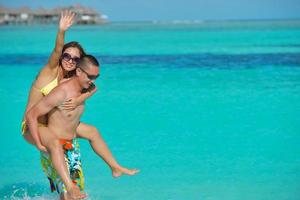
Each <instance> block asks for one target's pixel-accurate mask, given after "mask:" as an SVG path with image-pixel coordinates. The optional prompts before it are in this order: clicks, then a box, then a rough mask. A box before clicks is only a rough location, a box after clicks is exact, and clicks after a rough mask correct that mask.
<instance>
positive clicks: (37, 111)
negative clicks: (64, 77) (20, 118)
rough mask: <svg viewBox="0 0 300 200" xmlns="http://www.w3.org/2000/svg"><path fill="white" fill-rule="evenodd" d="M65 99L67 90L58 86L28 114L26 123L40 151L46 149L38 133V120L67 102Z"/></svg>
mask: <svg viewBox="0 0 300 200" xmlns="http://www.w3.org/2000/svg"><path fill="white" fill-rule="evenodd" d="M65 97H66V93H65V90H64V89H63V88H62V87H59V86H58V87H56V88H54V89H53V90H52V91H51V92H50V93H49V94H48V95H47V96H45V97H44V98H43V99H41V101H39V102H38V103H37V104H36V105H34V106H33V107H32V108H31V109H30V110H29V111H28V112H27V113H26V123H27V124H28V127H29V131H30V134H31V135H32V137H33V139H34V141H35V143H36V146H37V148H38V149H39V150H42V151H45V150H46V149H45V147H44V146H43V145H42V143H41V138H40V135H39V132H38V118H39V117H40V116H43V115H45V114H47V113H48V112H50V111H51V110H52V109H53V108H55V107H56V106H58V105H60V104H61V103H62V102H63V101H65Z"/></svg>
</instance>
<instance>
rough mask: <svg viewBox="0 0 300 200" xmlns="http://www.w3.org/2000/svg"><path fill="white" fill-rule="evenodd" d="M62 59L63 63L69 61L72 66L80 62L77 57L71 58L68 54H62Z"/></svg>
mask: <svg viewBox="0 0 300 200" xmlns="http://www.w3.org/2000/svg"><path fill="white" fill-rule="evenodd" d="M62 59H63V60H65V61H67V62H69V61H70V60H71V61H72V63H73V64H77V63H78V62H79V60H80V58H79V57H77V56H74V57H72V56H71V55H70V54H68V53H63V55H62Z"/></svg>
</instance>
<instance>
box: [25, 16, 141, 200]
mask: <svg viewBox="0 0 300 200" xmlns="http://www.w3.org/2000/svg"><path fill="white" fill-rule="evenodd" d="M74 16H75V14H74V13H72V12H69V11H66V12H64V13H62V15H61V18H60V22H59V31H58V34H57V38H56V44H55V48H54V50H53V52H52V54H51V56H50V58H49V61H48V63H47V64H46V65H45V66H44V67H43V68H42V69H41V71H40V72H39V74H38V76H37V77H36V80H35V81H34V83H33V84H32V87H31V89H30V93H29V98H28V103H27V106H26V111H25V113H26V112H27V111H29V110H30V108H31V107H32V106H33V105H35V104H36V103H37V102H38V101H39V100H40V99H42V98H43V96H44V95H47V94H48V93H49V92H50V91H51V90H52V89H53V88H54V87H55V86H57V84H58V83H60V82H62V81H64V80H66V79H68V78H69V77H70V76H72V73H73V72H74V69H75V67H76V63H77V62H78V60H79V58H80V57H81V56H82V55H84V54H85V53H84V50H83V49H82V47H81V46H80V45H79V44H78V43H77V42H70V43H68V44H66V45H64V33H65V31H66V30H67V29H68V28H69V27H70V26H71V25H72V23H73V19H74ZM95 92H96V88H93V89H91V90H90V91H88V92H86V93H83V94H82V95H81V96H80V97H78V98H77V99H71V100H69V101H68V102H65V103H64V104H63V105H62V108H61V109H74V107H76V105H79V104H81V103H82V102H83V101H84V100H85V99H87V98H88V97H90V96H91V95H92V94H93V93H95ZM39 123H40V125H41V127H40V128H39V132H40V134H43V133H45V132H49V130H48V129H47V127H45V126H46V124H47V116H44V117H42V118H40V119H39ZM76 131H77V136H78V137H80V138H85V139H88V140H89V142H90V144H91V146H92V148H93V150H94V151H95V153H97V154H98V155H99V156H100V157H102V159H103V160H104V161H105V162H106V163H107V164H108V165H109V167H110V168H111V170H112V175H113V176H114V177H119V176H121V175H122V174H127V175H134V174H135V173H137V170H129V169H127V168H124V167H122V166H121V165H119V164H118V163H117V161H116V160H115V159H114V157H113V156H112V154H111V152H110V150H109V149H108V147H107V145H106V144H105V142H104V140H103V139H102V137H101V135H100V133H99V131H98V130H97V128H95V127H94V126H91V125H88V124H85V123H80V124H79V125H78V128H77V130H76ZM22 133H23V136H24V138H25V139H26V141H28V142H29V143H31V144H33V145H36V147H37V148H38V149H39V150H41V151H47V149H46V148H45V147H44V146H43V145H42V143H41V142H40V138H39V137H36V136H34V137H33V136H32V135H31V134H30V133H29V132H28V129H27V126H26V121H25V120H24V119H23V122H22ZM45 134H48V133H45ZM48 150H49V149H48ZM57 153H58V154H59V155H60V157H59V158H58V160H57V162H56V167H55V166H54V167H55V169H56V170H57V171H58V173H59V175H60V176H61V177H62V179H63V180H65V181H64V183H68V182H69V181H70V177H69V176H68V174H66V172H67V170H66V166H65V163H61V161H62V160H63V158H62V157H63V153H62V149H61V148H59V151H58V152H57ZM50 154H54V155H57V154H56V153H54V152H52V153H50ZM51 158H52V156H51ZM52 161H53V162H54V160H52ZM60 164H63V165H64V166H63V167H61V165H60ZM53 165H55V163H53ZM69 190H70V191H69ZM69 190H68V189H67V191H68V192H69V193H70V195H71V198H80V197H82V194H80V193H79V192H78V188H74V187H73V188H69Z"/></svg>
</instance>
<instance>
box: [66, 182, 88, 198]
mask: <svg viewBox="0 0 300 200" xmlns="http://www.w3.org/2000/svg"><path fill="white" fill-rule="evenodd" d="M67 196H68V197H69V198H70V199H84V198H86V197H87V195H86V194H85V193H83V192H81V191H80V189H79V187H78V186H77V185H73V186H72V187H71V188H68V189H67Z"/></svg>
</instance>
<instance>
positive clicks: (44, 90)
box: [40, 77, 58, 96]
mask: <svg viewBox="0 0 300 200" xmlns="http://www.w3.org/2000/svg"><path fill="white" fill-rule="evenodd" d="M57 85H58V79H57V77H56V78H55V79H54V80H53V81H51V82H50V83H48V84H47V85H46V86H44V87H43V88H42V89H41V90H40V91H41V93H42V94H43V95H44V96H46V95H48V94H49V93H50V92H51V90H53V89H54V88H55V87H56V86H57Z"/></svg>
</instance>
